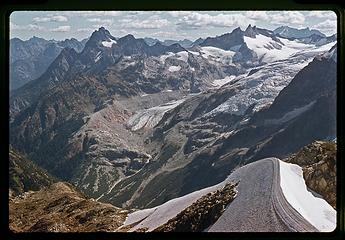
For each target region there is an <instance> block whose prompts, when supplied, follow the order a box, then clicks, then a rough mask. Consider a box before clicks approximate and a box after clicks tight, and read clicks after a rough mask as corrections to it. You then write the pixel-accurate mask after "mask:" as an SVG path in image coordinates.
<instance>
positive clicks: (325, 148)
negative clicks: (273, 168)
mask: <svg viewBox="0 0 345 240" xmlns="http://www.w3.org/2000/svg"><path fill="white" fill-rule="evenodd" d="M336 153H337V145H336V143H334V142H327V141H315V142H313V143H312V144H309V145H307V146H305V147H303V148H302V149H301V150H300V151H298V152H297V153H295V154H292V155H291V156H290V157H288V158H287V159H286V160H285V161H286V162H289V163H294V164H298V165H299V166H301V167H302V169H303V177H304V179H305V181H306V184H307V186H308V188H310V189H311V190H313V191H315V192H316V193H318V194H321V195H322V196H323V198H324V199H325V200H326V201H327V202H328V203H329V204H331V205H332V207H334V208H336Z"/></svg>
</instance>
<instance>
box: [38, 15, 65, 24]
mask: <svg viewBox="0 0 345 240" xmlns="http://www.w3.org/2000/svg"><path fill="white" fill-rule="evenodd" d="M32 20H33V21H34V22H36V23H37V22H67V21H68V18H67V17H65V16H62V15H55V16H49V17H34V18H33V19H32Z"/></svg>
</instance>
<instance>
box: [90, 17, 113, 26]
mask: <svg viewBox="0 0 345 240" xmlns="http://www.w3.org/2000/svg"><path fill="white" fill-rule="evenodd" d="M87 21H89V22H94V23H103V24H105V25H110V24H111V23H112V22H113V21H112V20H111V19H100V18H90V19H87Z"/></svg>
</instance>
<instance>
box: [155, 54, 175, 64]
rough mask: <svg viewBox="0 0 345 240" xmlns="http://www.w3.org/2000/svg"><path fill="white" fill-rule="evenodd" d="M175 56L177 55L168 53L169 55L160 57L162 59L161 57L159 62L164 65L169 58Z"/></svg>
mask: <svg viewBox="0 0 345 240" xmlns="http://www.w3.org/2000/svg"><path fill="white" fill-rule="evenodd" d="M174 55H175V54H174V53H172V52H168V53H167V54H164V55H162V56H160V57H159V60H160V61H161V62H162V63H163V64H165V60H166V59H167V58H169V57H172V56H174Z"/></svg>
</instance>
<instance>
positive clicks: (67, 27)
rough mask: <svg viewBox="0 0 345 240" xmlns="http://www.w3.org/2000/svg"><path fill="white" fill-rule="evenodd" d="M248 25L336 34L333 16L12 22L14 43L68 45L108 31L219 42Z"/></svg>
mask: <svg viewBox="0 0 345 240" xmlns="http://www.w3.org/2000/svg"><path fill="white" fill-rule="evenodd" d="M248 24H252V25H256V26H258V27H261V28H267V29H271V30H273V29H275V28H277V27H279V26H282V25H287V26H290V27H295V28H306V27H309V28H312V29H318V30H320V31H321V32H323V33H325V34H326V35H331V34H334V33H335V32H336V14H335V13H334V12H332V11H16V12H13V13H12V14H11V16H10V37H11V38H13V37H19V38H21V39H23V40H26V39H29V38H31V37H33V36H37V37H43V38H45V39H55V40H62V39H66V38H72V37H74V38H77V39H78V40H81V39H84V38H86V37H89V36H90V35H91V33H92V32H93V31H95V30H96V29H98V28H99V27H100V26H104V27H105V28H106V29H108V30H109V31H110V33H111V34H112V35H113V36H115V37H122V36H124V35H126V34H129V33H130V34H133V35H134V36H135V37H137V38H139V37H153V38H158V39H160V40H165V39H177V40H180V39H184V38H187V39H190V40H195V39H197V38H199V37H203V38H205V37H207V36H216V35H221V34H224V33H227V32H231V31H232V30H233V29H234V28H236V27H241V29H243V30H244V29H245V28H246V27H247V26H248Z"/></svg>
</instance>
